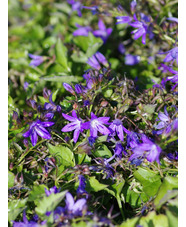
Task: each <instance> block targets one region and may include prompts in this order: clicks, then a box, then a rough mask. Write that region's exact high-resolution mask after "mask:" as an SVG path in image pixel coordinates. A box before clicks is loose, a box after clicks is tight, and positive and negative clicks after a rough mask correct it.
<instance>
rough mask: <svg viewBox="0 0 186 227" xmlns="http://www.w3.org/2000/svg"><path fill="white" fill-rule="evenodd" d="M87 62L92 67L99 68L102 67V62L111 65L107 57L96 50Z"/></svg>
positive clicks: (107, 65) (104, 64)
mask: <svg viewBox="0 0 186 227" xmlns="http://www.w3.org/2000/svg"><path fill="white" fill-rule="evenodd" d="M87 64H89V65H90V66H91V67H92V68H94V69H97V70H100V69H101V65H100V64H102V65H103V66H105V67H109V63H108V61H107V59H106V58H105V56H104V55H103V54H102V53H100V52H96V53H95V54H94V55H93V56H92V57H90V58H88V61H87Z"/></svg>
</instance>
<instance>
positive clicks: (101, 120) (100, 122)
mask: <svg viewBox="0 0 186 227" xmlns="http://www.w3.org/2000/svg"><path fill="white" fill-rule="evenodd" d="M109 119H110V117H97V116H96V115H95V114H94V113H92V112H91V120H90V121H89V122H86V123H84V124H86V126H87V128H90V136H93V137H95V138H96V137H97V135H98V132H100V133H101V134H103V135H108V134H109V133H110V130H109V129H108V128H107V127H105V126H104V124H109V123H108V121H109Z"/></svg>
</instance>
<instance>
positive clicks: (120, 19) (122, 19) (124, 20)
mask: <svg viewBox="0 0 186 227" xmlns="http://www.w3.org/2000/svg"><path fill="white" fill-rule="evenodd" d="M116 20H117V22H116V24H125V23H129V22H131V21H132V20H133V18H132V17H129V16H118V17H116Z"/></svg>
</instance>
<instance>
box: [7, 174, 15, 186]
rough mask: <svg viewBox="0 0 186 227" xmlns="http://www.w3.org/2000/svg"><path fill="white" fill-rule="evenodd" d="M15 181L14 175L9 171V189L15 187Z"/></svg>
mask: <svg viewBox="0 0 186 227" xmlns="http://www.w3.org/2000/svg"><path fill="white" fill-rule="evenodd" d="M14 179H15V176H14V174H13V173H12V172H10V171H8V188H11V187H13V186H14Z"/></svg>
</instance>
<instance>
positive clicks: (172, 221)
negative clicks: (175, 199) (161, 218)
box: [165, 210, 178, 227]
mask: <svg viewBox="0 0 186 227" xmlns="http://www.w3.org/2000/svg"><path fill="white" fill-rule="evenodd" d="M165 212H166V215H167V218H168V222H169V227H177V226H178V216H175V215H174V214H173V213H172V212H171V211H170V210H166V211H165Z"/></svg>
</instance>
